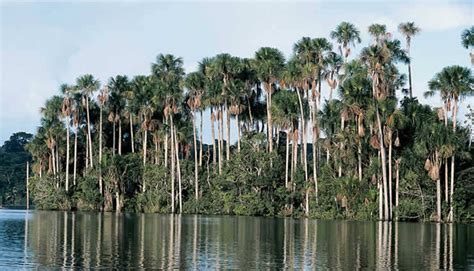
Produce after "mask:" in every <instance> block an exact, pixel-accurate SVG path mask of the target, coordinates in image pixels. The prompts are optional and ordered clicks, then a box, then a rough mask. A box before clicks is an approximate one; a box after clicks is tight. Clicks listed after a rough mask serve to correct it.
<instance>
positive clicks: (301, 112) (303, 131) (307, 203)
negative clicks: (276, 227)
mask: <svg viewBox="0 0 474 271" xmlns="http://www.w3.org/2000/svg"><path fill="white" fill-rule="evenodd" d="M296 92H297V93H298V102H299V105H300V117H301V131H302V141H303V142H302V143H303V150H302V152H303V167H304V175H305V186H306V185H307V184H308V162H307V154H306V129H305V119H304V113H303V112H304V111H303V102H302V99H301V94H300V92H299V91H298V90H297V91H296ZM305 191H306V192H305V193H306V196H305V201H306V208H305V214H306V215H309V197H308V188H305Z"/></svg>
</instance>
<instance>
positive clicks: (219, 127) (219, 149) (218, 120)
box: [217, 110, 223, 175]
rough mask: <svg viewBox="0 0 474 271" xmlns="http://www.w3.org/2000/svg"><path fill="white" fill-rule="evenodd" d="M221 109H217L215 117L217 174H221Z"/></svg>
mask: <svg viewBox="0 0 474 271" xmlns="http://www.w3.org/2000/svg"><path fill="white" fill-rule="evenodd" d="M221 112H222V110H219V111H218V119H217V122H218V123H217V143H218V144H217V147H218V151H219V154H218V156H217V162H218V165H219V175H220V174H221V172H222V130H223V129H222V121H221V120H222V114H221Z"/></svg>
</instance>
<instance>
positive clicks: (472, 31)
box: [461, 26, 474, 65]
mask: <svg viewBox="0 0 474 271" xmlns="http://www.w3.org/2000/svg"><path fill="white" fill-rule="evenodd" d="M461 43H462V46H463V47H464V48H466V49H470V50H471V52H470V53H469V55H470V56H471V64H472V65H474V53H472V48H474V26H471V28H468V29H465V30H464V31H463V32H462V34H461Z"/></svg>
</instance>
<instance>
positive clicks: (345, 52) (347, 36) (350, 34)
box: [330, 22, 361, 63]
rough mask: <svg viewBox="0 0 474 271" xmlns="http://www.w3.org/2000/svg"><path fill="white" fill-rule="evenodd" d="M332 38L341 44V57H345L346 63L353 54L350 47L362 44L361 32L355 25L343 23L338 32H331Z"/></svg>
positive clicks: (337, 29) (338, 27) (337, 28)
mask: <svg viewBox="0 0 474 271" xmlns="http://www.w3.org/2000/svg"><path fill="white" fill-rule="evenodd" d="M330 35H331V38H332V39H334V40H336V42H337V43H338V44H339V51H340V53H341V56H342V57H344V63H347V59H348V57H349V54H350V52H351V48H350V46H355V44H356V43H360V42H361V39H360V32H359V30H358V29H357V28H356V27H355V25H353V24H351V23H349V22H342V23H340V24H339V25H338V26H337V27H336V30H334V31H332V32H331V34H330Z"/></svg>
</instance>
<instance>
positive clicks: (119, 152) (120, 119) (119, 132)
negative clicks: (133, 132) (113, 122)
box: [118, 117, 122, 155]
mask: <svg viewBox="0 0 474 271" xmlns="http://www.w3.org/2000/svg"><path fill="white" fill-rule="evenodd" d="M118 155H122V118H120V117H119V121H118Z"/></svg>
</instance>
